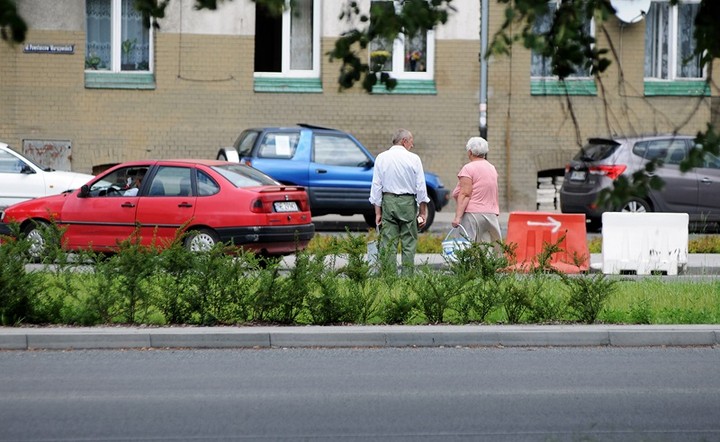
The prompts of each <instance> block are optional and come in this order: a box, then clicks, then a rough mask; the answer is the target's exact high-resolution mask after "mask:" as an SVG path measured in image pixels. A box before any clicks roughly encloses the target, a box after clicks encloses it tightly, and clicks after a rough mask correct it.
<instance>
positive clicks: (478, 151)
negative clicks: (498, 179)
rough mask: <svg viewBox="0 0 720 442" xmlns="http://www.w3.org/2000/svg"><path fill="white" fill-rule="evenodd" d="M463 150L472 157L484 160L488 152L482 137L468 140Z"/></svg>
mask: <svg viewBox="0 0 720 442" xmlns="http://www.w3.org/2000/svg"><path fill="white" fill-rule="evenodd" d="M465 148H466V149H467V150H468V152H470V153H472V154H473V156H475V157H483V158H485V156H486V155H487V153H488V151H489V150H490V147H489V146H488V142H487V140H486V139H485V138H483V137H472V138H470V139H469V140H468V142H467V144H466V145H465Z"/></svg>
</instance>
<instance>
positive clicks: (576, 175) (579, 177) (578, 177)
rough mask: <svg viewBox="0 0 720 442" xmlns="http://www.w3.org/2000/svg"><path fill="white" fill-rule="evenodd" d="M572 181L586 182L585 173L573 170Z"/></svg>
mask: <svg viewBox="0 0 720 442" xmlns="http://www.w3.org/2000/svg"><path fill="white" fill-rule="evenodd" d="M570 179H571V180H573V181H585V171H584V170H573V172H572V173H571V174H570Z"/></svg>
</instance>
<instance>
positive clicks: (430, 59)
mask: <svg viewBox="0 0 720 442" xmlns="http://www.w3.org/2000/svg"><path fill="white" fill-rule="evenodd" d="M401 7H402V2H400V1H398V0H394V1H390V0H373V1H372V2H371V5H370V8H371V9H370V15H371V20H372V15H373V12H372V11H373V10H376V11H379V10H382V9H384V10H385V12H391V11H393V10H394V11H399V8H401ZM369 58H370V59H369V64H370V69H371V70H373V71H384V72H388V73H389V74H390V76H391V77H393V78H397V79H415V80H432V79H433V71H434V68H435V66H434V65H435V38H434V33H433V31H432V30H428V31H420V32H419V33H418V34H417V35H414V36H406V35H403V34H400V35H398V37H397V38H396V39H395V41H392V42H391V41H385V40H381V39H376V40H374V41H372V42H370V48H369Z"/></svg>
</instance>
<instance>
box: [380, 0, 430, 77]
mask: <svg viewBox="0 0 720 442" xmlns="http://www.w3.org/2000/svg"><path fill="white" fill-rule="evenodd" d="M376 1H383V0H376ZM384 1H392V2H394V5H395V10H396V11H397V12H399V11H400V9H401V8H402V4H401V2H400V1H398V0H384ZM426 32H427V35H426V37H425V44H426V51H427V53H426V54H425V61H426V64H425V72H411V71H406V70H405V35H404V34H398V36H397V38H396V39H395V41H393V47H392V71H382V72H387V73H388V74H390V76H391V77H392V78H395V79H398V80H432V79H434V77H435V75H434V72H435V31H434V30H432V29H429V30H427V31H426ZM368 63H371V62H370V51H369V52H368Z"/></svg>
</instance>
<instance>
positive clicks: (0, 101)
mask: <svg viewBox="0 0 720 442" xmlns="http://www.w3.org/2000/svg"><path fill="white" fill-rule="evenodd" d="M91 1H92V0H55V1H53V2H46V1H44V0H23V1H21V2H19V5H18V6H19V9H20V13H21V14H22V15H23V17H24V18H25V19H26V20H27V22H28V25H29V28H30V30H29V32H28V35H27V38H26V42H25V44H23V45H15V46H11V45H8V44H2V45H0V60H2V63H0V140H2V141H5V142H7V143H9V144H10V145H11V146H13V147H14V148H16V149H17V150H20V151H21V150H22V146H23V143H24V142H25V141H27V140H47V141H49V142H52V141H53V140H56V141H69V142H70V145H71V146H72V148H71V150H72V154H71V164H72V170H75V171H80V172H92V171H97V170H100V169H102V168H103V167H105V166H106V165H108V164H114V163H118V162H121V161H126V160H132V159H139V158H171V157H175V158H177V157H191V158H214V157H215V154H216V152H217V149H218V147H220V146H227V145H230V144H231V143H232V142H233V141H234V140H235V138H236V137H237V135H238V134H239V133H240V131H241V130H242V129H244V128H246V127H252V126H263V125H292V124H295V123H298V122H303V123H311V124H315V125H321V126H329V127H335V128H339V129H343V130H347V131H349V132H351V133H352V134H353V135H355V136H356V137H357V138H358V139H359V140H360V141H361V142H362V143H363V144H365V145H366V146H367V147H368V148H369V149H370V150H371V151H373V152H374V153H376V154H377V153H378V152H380V151H382V150H384V149H385V148H387V147H388V146H389V144H390V139H391V136H392V133H393V131H394V130H395V129H396V128H398V127H405V128H408V129H410V130H411V131H413V132H414V134H415V142H416V152H417V153H418V154H419V155H420V156H421V157H422V159H423V162H424V165H425V168H426V169H428V170H432V171H434V172H436V173H438V174H439V175H440V176H441V178H442V179H443V181H444V182H445V185H446V186H447V187H453V186H454V185H455V183H456V178H455V174H456V173H457V171H458V170H459V168H460V167H461V166H462V165H463V164H464V162H465V160H466V156H465V152H464V145H465V142H466V140H467V138H468V137H470V136H475V135H477V134H478V133H479V128H478V117H479V114H478V105H479V96H480V63H479V61H478V53H479V51H480V40H479V34H480V25H481V18H480V1H478V0H455V1H454V2H453V4H454V6H455V7H456V8H457V12H455V13H454V14H452V15H451V18H450V21H449V22H448V23H447V24H445V25H444V26H442V27H440V28H438V29H436V30H435V31H434V35H432V36H428V41H430V42H431V43H430V44H426V46H425V47H426V48H428V51H429V52H430V51H431V54H430V53H429V54H427V57H431V56H432V60H430V59H429V58H428V59H427V60H424V61H427V62H428V66H431V69H428V72H425V73H424V74H423V75H419V76H417V78H415V77H413V76H412V75H413V74H410V75H409V76H408V79H401V80H400V84H401V85H402V86H403V88H399V89H398V91H396V92H394V93H383V92H382V91H377V92H376V93H373V94H367V93H365V92H364V91H362V90H361V88H360V87H359V86H356V87H355V88H354V89H352V90H346V91H339V88H338V84H337V78H338V69H339V63H337V62H335V63H331V62H329V61H328V57H327V55H325V54H326V53H327V52H328V51H329V50H331V48H332V46H333V43H334V41H335V39H336V38H337V37H338V36H339V35H340V34H341V33H342V32H343V31H344V30H346V29H347V28H348V27H349V25H348V24H346V23H344V22H343V21H340V20H338V18H337V17H338V16H339V15H340V12H341V8H342V6H343V4H344V1H339V0H338V1H333V0H324V1H321V0H315V1H314V2H310V3H311V4H313V5H314V7H315V8H316V12H317V13H318V14H319V17H320V20H319V24H317V23H316V25H315V26H316V28H315V29H316V30H317V32H319V36H318V39H317V41H318V42H319V48H318V49H319V52H316V53H315V54H316V55H315V58H316V59H317V60H316V62H317V66H318V68H317V69H316V70H315V71H313V72H315V74H314V75H313V74H312V73H311V75H310V77H307V76H304V75H303V76H301V77H302V78H289V77H293V75H292V74H290V75H289V76H288V77H286V76H285V75H284V73H280V74H278V75H270V76H267V77H263V76H262V75H260V76H258V75H257V73H256V72H255V64H254V61H255V57H254V54H256V52H257V51H265V50H266V48H264V47H263V43H262V42H258V40H257V39H256V37H255V35H256V32H255V31H256V29H255V22H256V17H257V16H256V10H255V5H254V3H252V2H250V1H249V0H235V1H232V2H225V3H222V4H221V7H220V10H219V11H195V10H194V9H193V3H194V2H193V1H191V0H173V1H172V2H171V4H170V6H169V8H168V10H167V15H166V18H164V19H162V20H160V21H159V24H160V28H159V29H158V30H155V31H153V32H152V33H151V34H150V42H151V44H150V46H151V49H150V51H149V55H150V65H149V66H142V67H139V65H138V64H136V68H137V70H133V71H124V70H122V69H120V68H119V65H118V64H115V65H114V67H113V68H112V69H110V70H108V71H102V70H96V69H94V68H92V67H88V64H87V63H88V61H87V60H88V59H89V58H90V56H91V55H93V54H91V53H89V52H88V51H86V48H87V47H88V33H87V27H88V21H87V17H86V14H88V12H87V11H88V6H87V5H88V4H89V3H88V2H91ZM306 1H310V0H306ZM111 3H112V4H113V5H114V4H115V3H118V4H121V0H111ZM130 3H131V2H130ZM360 3H361V4H362V5H365V6H368V5H369V4H370V1H369V0H365V1H363V2H360ZM487 18H488V23H489V26H490V28H489V29H490V32H489V34H490V35H493V34H494V30H495V29H497V28H498V26H499V24H500V22H501V20H502V19H503V6H502V5H499V4H497V3H496V2H493V1H491V2H490V13H489V14H488V17H487ZM644 26H645V25H644V23H643V22H640V23H636V24H632V25H621V24H620V22H617V21H613V20H611V21H610V22H608V23H606V27H607V28H608V31H609V32H608V35H610V38H611V39H613V42H614V44H616V45H617V42H618V41H622V44H621V45H619V57H620V58H619V61H618V62H615V63H613V65H612V67H611V69H610V70H609V71H608V73H607V74H606V75H604V77H603V82H602V87H601V85H596V86H595V92H594V93H587V92H586V93H583V94H576V93H573V94H569V95H565V94H564V92H562V91H561V92H558V89H557V84H554V83H553V82H552V81H548V82H540V83H538V82H537V81H536V80H533V81H531V76H530V70H531V56H530V53H529V52H528V51H526V50H524V49H522V48H521V47H520V46H517V47H516V48H514V49H513V52H512V55H511V56H509V57H494V58H492V59H490V60H489V62H488V79H487V80H488V90H487V98H488V140H489V142H490V145H491V153H490V155H489V158H490V160H491V161H492V162H493V163H494V164H495V165H496V167H497V168H498V172H499V174H500V177H501V178H500V179H501V191H500V193H501V210H503V211H507V210H534V209H535V208H536V189H537V182H538V181H537V178H538V176H539V175H540V176H542V175H548V176H552V175H557V174H558V173H559V171H560V170H561V169H563V168H564V166H565V163H566V162H567V160H568V159H569V158H570V156H572V155H573V154H574V153H575V151H576V150H577V147H578V144H579V143H581V142H582V141H583V140H585V139H587V138H588V137H590V136H602V135H606V134H608V133H620V134H623V133H627V134H630V133H649V132H669V131H672V130H676V129H677V130H679V131H680V132H682V133H695V132H697V131H699V130H704V129H705V128H706V125H707V123H708V122H710V121H711V120H712V119H713V118H717V117H716V116H715V117H713V115H717V108H718V105H717V103H715V111H714V114H713V111H712V100H713V99H714V100H716V101H717V96H718V90H717V89H713V90H711V91H706V92H703V93H701V94H697V93H690V94H685V95H683V94H678V93H677V92H673V95H663V94H662V93H660V94H658V95H656V96H648V95H647V88H645V89H644V87H645V86H644V82H645V81H644V78H643V63H642V57H643V51H644V44H643V42H644V35H645V34H644ZM599 38H600V39H601V40H602V39H604V38H605V37H604V35H600V36H599ZM125 41H127V40H125ZM114 42H115V43H117V42H118V40H115V41H114ZM29 45H30V46H29ZM48 45H55V46H58V47H68V46H71V47H72V51H69V52H68V51H64V50H61V51H56V52H53V51H43V50H42V47H43V46H48ZM37 48H40V50H37ZM113 50H114V51H116V52H117V51H118V50H119V48H115V49H113ZM318 54H319V55H318ZM119 56H120V54H118V57H119ZM116 62H117V59H116V60H113V63H116ZM430 63H432V64H430ZM620 66H622V74H623V75H622V76H621V75H620V71H619V69H618V68H619V67H620ZM138 71H139V72H138ZM717 71H718V70H717V69H715V72H717ZM716 75H717V74H716ZM715 84H718V82H717V81H716V82H715ZM548 85H550V86H548ZM538 88H539V89H538ZM538 90H539V91H540V92H538ZM603 91H604V92H603ZM570 109H572V110H573V112H572V113H571V112H570ZM453 207H454V206H452V205H451V206H450V208H449V210H452V208H453ZM446 210H448V209H446Z"/></svg>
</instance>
